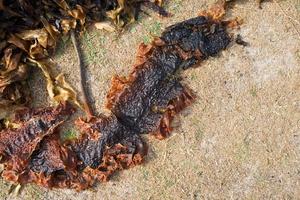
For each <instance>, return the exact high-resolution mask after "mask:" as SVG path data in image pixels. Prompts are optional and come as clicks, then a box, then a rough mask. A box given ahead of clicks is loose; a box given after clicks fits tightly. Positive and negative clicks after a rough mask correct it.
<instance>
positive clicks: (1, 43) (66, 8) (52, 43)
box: [0, 0, 166, 108]
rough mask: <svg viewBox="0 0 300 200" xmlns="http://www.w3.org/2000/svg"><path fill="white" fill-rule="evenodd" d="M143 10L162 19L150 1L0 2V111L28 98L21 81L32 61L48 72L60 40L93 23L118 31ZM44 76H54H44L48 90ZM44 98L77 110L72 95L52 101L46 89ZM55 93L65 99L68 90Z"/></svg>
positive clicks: (6, 0)
mask: <svg viewBox="0 0 300 200" xmlns="http://www.w3.org/2000/svg"><path fill="white" fill-rule="evenodd" d="M159 3H160V4H161V1H160V2H159ZM143 4H150V5H152V7H155V8H156V9H157V11H158V12H159V13H161V14H166V13H164V12H163V9H161V8H160V7H159V6H158V5H156V4H155V3H153V2H152V3H151V1H150V0H146V1H140V0H101V1H98V0H54V1H50V0H45V1H44V0H43V1H41V0H38V1H35V0H16V1H13V0H0V108H5V107H6V106H10V105H20V104H26V103H27V102H28V99H29V97H30V96H29V94H28V92H26V93H25V92H23V91H26V88H25V87H26V84H24V81H26V79H27V78H28V75H29V71H30V63H31V64H32V61H34V63H38V64H39V66H41V64H40V63H43V65H45V63H47V64H48V66H47V68H51V67H53V65H52V64H50V63H49V62H45V61H44V60H45V59H47V58H48V57H49V55H51V54H53V53H54V52H55V48H56V44H57V41H58V40H59V38H60V37H61V36H62V35H66V34H68V33H69V32H70V31H71V30H75V31H77V32H82V31H83V30H85V27H86V26H88V25H91V24H92V23H94V22H99V21H102V22H103V21H107V20H110V21H112V22H113V23H115V24H116V25H117V26H119V27H122V26H124V25H125V24H128V23H131V22H133V21H134V20H135V19H136V17H137V15H138V14H139V12H140V11H141V6H142V5H143ZM154 5H155V6H154ZM158 8H160V9H158ZM28 59H30V62H29V60H28ZM44 68H46V67H44ZM43 72H45V70H43ZM47 75H49V76H50V77H51V79H54V76H53V75H52V74H50V73H49V72H48V73H47V74H45V76H46V78H47V81H48V86H50V85H51V84H52V83H51V81H50V79H49V77H47ZM52 85H53V84H52ZM48 92H49V95H50V96H51V95H52V96H51V97H52V100H54V101H55V102H61V100H63V99H64V100H66V99H69V100H75V103H76V104H77V105H78V104H79V103H78V101H77V99H74V98H73V97H74V94H72V97H70V98H67V97H62V95H56V96H59V97H57V98H56V97H53V91H51V90H49V87H48ZM60 92H61V93H69V94H70V87H68V89H65V88H62V87H60ZM69 96H70V95H69ZM81 107H82V106H81Z"/></svg>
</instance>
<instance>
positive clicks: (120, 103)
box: [0, 16, 230, 190]
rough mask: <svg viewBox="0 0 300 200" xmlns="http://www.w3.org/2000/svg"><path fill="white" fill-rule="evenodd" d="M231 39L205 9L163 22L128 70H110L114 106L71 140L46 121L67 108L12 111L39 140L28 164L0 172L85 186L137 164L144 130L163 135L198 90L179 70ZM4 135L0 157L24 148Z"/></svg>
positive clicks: (57, 119) (143, 151) (84, 123)
mask: <svg viewBox="0 0 300 200" xmlns="http://www.w3.org/2000/svg"><path fill="white" fill-rule="evenodd" d="M229 42H230V37H229V35H228V33H227V32H226V27H225V26H224V25H223V24H222V23H221V22H220V21H216V20H213V19H211V18H209V17H205V16H200V17H196V18H193V19H190V20H187V21H184V22H181V23H178V24H175V25H173V26H170V27H168V28H167V29H166V30H165V31H164V32H163V34H162V36H161V37H160V38H156V39H155V40H154V41H153V43H152V44H151V45H148V46H147V45H144V44H142V45H141V46H140V49H139V52H138V56H137V61H136V64H135V66H134V69H133V71H132V72H131V74H130V75H129V76H128V77H119V76H115V77H113V79H112V86H111V89H110V91H109V93H108V95H107V104H106V107H107V108H108V109H109V110H110V111H111V114H110V115H109V116H105V115H100V116H99V117H93V118H91V119H89V120H83V119H78V120H77V121H76V126H77V127H78V128H79V130H80V132H81V136H80V138H78V139H77V140H75V141H69V142H68V143H65V144H61V142H60V141H59V139H58V138H59V137H58V136H57V134H51V135H50V129H51V131H52V127H55V126H57V125H58V124H59V123H61V121H62V118H61V117H60V116H62V115H63V114H62V113H64V112H62V111H63V110H64V109H62V111H61V112H56V113H57V114H56V115H53V114H52V115H49V114H48V113H53V109H52V108H48V109H47V108H46V109H44V110H39V111H30V112H25V113H23V114H17V115H16V121H18V122H20V123H23V124H25V125H23V126H24V128H23V129H22V128H21V129H17V130H16V131H15V132H16V135H18V136H19V135H20V134H23V133H28V134H25V136H24V137H27V136H26V135H30V134H32V135H33V136H34V137H40V139H39V140H38V141H37V142H35V143H34V146H35V147H36V146H37V145H39V146H38V147H37V148H31V150H30V152H29V153H27V155H26V159H27V162H26V163H28V164H26V165H25V166H22V168H21V170H19V172H22V174H20V173H19V174H14V176H13V177H14V178H11V177H12V176H11V170H8V169H6V175H5V174H4V177H5V178H7V179H9V180H13V181H15V182H19V183H30V182H34V183H37V184H39V185H42V186H44V187H48V188H52V187H58V188H65V187H67V188H75V189H77V190H82V189H86V188H88V187H91V186H92V185H93V184H94V183H95V182H96V181H106V180H107V179H108V178H109V176H110V175H111V174H113V173H114V172H115V171H117V170H121V169H126V168H129V167H132V166H135V165H137V164H140V163H141V162H142V161H143V157H144V156H145V155H146V152H147V147H146V145H145V144H144V142H143V140H142V138H141V134H148V133H151V134H153V135H155V136H156V137H157V138H159V139H163V138H165V137H167V136H168V135H169V134H170V132H171V130H172V127H171V122H172V120H173V118H174V116H175V115H176V114H177V113H179V112H180V111H181V110H182V109H184V108H185V107H186V106H188V105H189V104H191V103H192V102H193V99H194V97H195V96H194V95H193V93H192V92H191V91H190V90H189V89H188V88H187V87H186V86H184V85H183V84H182V83H181V76H180V73H181V71H183V70H186V69H188V68H190V67H192V66H194V65H195V64H197V63H199V62H200V61H202V60H204V59H206V58H208V57H210V56H215V55H216V54H217V53H218V52H220V51H221V50H223V49H225V48H226V47H227V45H228V44H229ZM57 109H59V108H57ZM57 109H55V110H57ZM67 113H68V112H66V114H67ZM35 116H36V117H35ZM54 116H55V118H52V117H54ZM20 130H21V131H20ZM23 130H24V131H23ZM6 131H7V130H6ZM10 132H12V131H10ZM2 135H4V136H5V135H7V134H0V142H2V143H3V144H4V145H6V146H4V147H3V148H2V149H1V148H0V153H1V154H2V155H4V158H6V159H9V157H10V156H13V155H15V154H16V153H19V154H20V155H21V151H20V149H18V151H15V150H14V149H10V148H8V146H7V144H10V142H13V141H14V140H10V139H5V137H4V136H2ZM22 137H23V136H22ZM43 137H45V138H43ZM1 138H2V139H1ZM29 138H31V136H30V137H29ZM17 141H21V145H20V146H22V145H23V146H24V145H28V143H27V142H28V139H27V138H26V139H25V138H23V139H22V140H17ZM4 142H6V143H7V144H6V143H4ZM15 146H18V144H17V145H15ZM19 154H18V156H19Z"/></svg>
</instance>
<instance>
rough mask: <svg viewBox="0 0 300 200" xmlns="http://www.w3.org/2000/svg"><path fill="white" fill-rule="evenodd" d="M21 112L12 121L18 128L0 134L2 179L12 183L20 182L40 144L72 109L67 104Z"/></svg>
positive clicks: (5, 130) (8, 129)
mask: <svg viewBox="0 0 300 200" xmlns="http://www.w3.org/2000/svg"><path fill="white" fill-rule="evenodd" d="M21 113H22V114H21ZM21 113H19V114H18V115H17V117H16V120H15V123H16V124H15V125H14V126H17V128H7V129H4V130H3V131H1V132H0V155H1V162H2V163H5V165H6V167H5V170H4V172H3V174H2V176H3V177H4V178H5V179H7V180H11V181H17V180H18V179H19V175H20V174H21V173H23V172H24V170H25V169H26V168H27V164H28V162H29V161H30V157H31V155H32V153H33V152H34V151H35V149H36V147H37V146H38V145H39V143H40V141H41V140H42V139H43V138H44V137H45V136H47V135H50V134H52V133H53V131H54V130H55V128H56V127H57V126H58V125H60V124H61V123H62V122H63V121H65V120H66V119H67V117H68V116H69V115H71V114H72V113H73V109H72V107H71V105H70V104H60V105H59V106H57V107H52V108H46V109H38V110H34V111H25V110H23V111H21Z"/></svg>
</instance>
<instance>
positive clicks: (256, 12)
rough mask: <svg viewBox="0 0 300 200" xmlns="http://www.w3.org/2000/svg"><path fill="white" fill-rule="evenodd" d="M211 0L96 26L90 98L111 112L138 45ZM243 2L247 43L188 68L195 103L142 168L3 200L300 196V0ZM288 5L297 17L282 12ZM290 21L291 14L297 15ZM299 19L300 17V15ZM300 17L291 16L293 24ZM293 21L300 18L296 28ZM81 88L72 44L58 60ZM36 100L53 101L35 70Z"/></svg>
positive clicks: (88, 40) (3, 194) (91, 40)
mask: <svg viewBox="0 0 300 200" xmlns="http://www.w3.org/2000/svg"><path fill="white" fill-rule="evenodd" d="M213 2H214V1H212V0H202V1H199V0H174V1H171V2H170V3H169V4H168V6H167V9H168V10H169V11H171V12H172V13H173V14H174V16H173V17H172V18H168V19H162V18H159V17H157V16H156V15H153V14H151V15H150V16H151V17H150V16H146V15H144V16H143V17H142V19H140V20H139V21H138V22H137V23H135V24H134V25H132V26H130V27H129V28H128V29H127V30H126V31H125V32H124V33H123V34H121V35H120V36H119V35H117V34H108V33H104V32H102V31H99V30H90V31H89V32H88V33H86V34H85V35H84V36H83V38H82V43H83V48H84V51H85V53H86V62H87V64H88V66H87V68H88V74H89V80H88V84H89V85H90V87H91V96H92V97H93V104H94V105H95V108H96V109H97V111H98V112H104V111H105V110H104V108H103V103H104V100H105V94H106V92H107V91H108V88H109V86H110V78H111V77H112V75H113V74H122V75H126V74H128V73H129V71H130V70H131V66H132V64H133V62H134V57H135V53H136V49H137V47H138V44H139V43H141V42H142V41H144V42H149V41H150V40H151V35H158V34H160V32H161V31H162V30H163V28H164V27H166V26H168V25H170V24H173V23H175V22H179V21H181V20H184V19H188V18H190V17H193V16H196V14H197V13H198V11H200V10H203V9H205V8H207V7H208V6H209V5H212V4H213ZM277 2H279V4H276V3H272V2H266V3H265V4H263V9H258V8H257V4H256V3H255V1H240V3H238V4H236V5H235V6H234V7H233V8H232V9H231V11H230V12H229V13H228V14H229V17H232V16H239V17H241V18H242V19H243V20H244V25H242V26H241V28H240V30H236V31H234V32H235V33H236V34H237V33H239V34H241V35H242V36H243V38H244V39H245V40H246V41H247V42H249V43H250V46H248V47H242V46H239V45H236V44H232V45H231V47H230V48H228V50H226V51H224V52H222V53H221V54H220V56H218V57H217V58H212V59H209V60H207V61H205V62H204V63H202V64H201V67H199V68H196V69H192V70H189V71H188V72H187V73H185V74H184V77H185V78H184V82H185V83H186V84H187V85H189V86H190V87H191V88H192V89H193V90H194V91H195V93H196V94H197V100H196V102H195V103H194V104H193V105H192V106H190V107H189V108H187V109H186V110H185V111H184V112H183V113H182V114H181V115H180V116H179V117H177V118H176V120H175V122H174V126H175V131H174V132H173V134H172V136H171V137H170V138H168V139H166V140H164V141H158V140H155V139H154V138H152V137H148V136H145V140H147V141H149V144H150V145H149V146H150V150H149V155H148V157H147V161H146V163H145V164H144V165H142V166H137V167H135V168H132V169H130V170H126V171H122V172H120V173H118V174H117V175H115V176H114V177H113V178H112V180H111V181H110V182H108V183H103V184H99V185H98V186H97V187H95V188H94V189H92V190H87V191H83V192H80V193H77V192H75V191H73V190H52V191H49V190H46V189H43V188H40V187H37V186H33V185H29V186H26V187H24V188H23V190H22V191H21V194H20V195H19V196H14V195H7V191H8V189H9V184H8V183H5V182H3V180H2V179H0V188H1V189H0V198H1V199H22V200H23V199H24V200H27V199H28V200H34V199H59V200H60V199H61V200H63V199H64V200H67V199H78V200H80V199H84V200H86V199H300V35H299V34H298V33H297V31H296V28H297V29H298V30H300V24H299V19H300V1H299V0H282V1H279V0H277ZM282 10H286V13H287V14H288V15H289V16H290V17H288V16H286V15H285V14H283V12H282ZM291 18H292V19H291ZM294 19H296V20H297V19H298V22H297V21H295V20H294ZM291 22H293V23H291ZM293 24H294V25H293ZM55 60H56V61H57V63H59V65H60V66H59V69H62V71H64V72H65V74H66V75H67V78H68V80H69V81H70V82H71V83H72V84H73V86H74V87H75V88H79V84H78V81H77V80H79V77H78V74H79V72H78V69H77V63H76V59H75V54H74V52H73V49H72V46H71V44H70V42H69V41H67V42H65V43H64V44H63V45H62V46H61V47H60V50H59V52H58V55H57V56H56V57H55ZM31 84H33V85H34V87H33V90H35V91H36V94H38V95H35V99H34V101H35V102H34V103H35V104H36V105H45V104H48V103H45V102H47V101H48V99H47V98H46V97H45V93H44V91H43V90H44V89H45V83H44V81H43V80H42V79H40V78H39V75H38V74H37V75H35V76H34V78H33V80H32V81H31Z"/></svg>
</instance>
